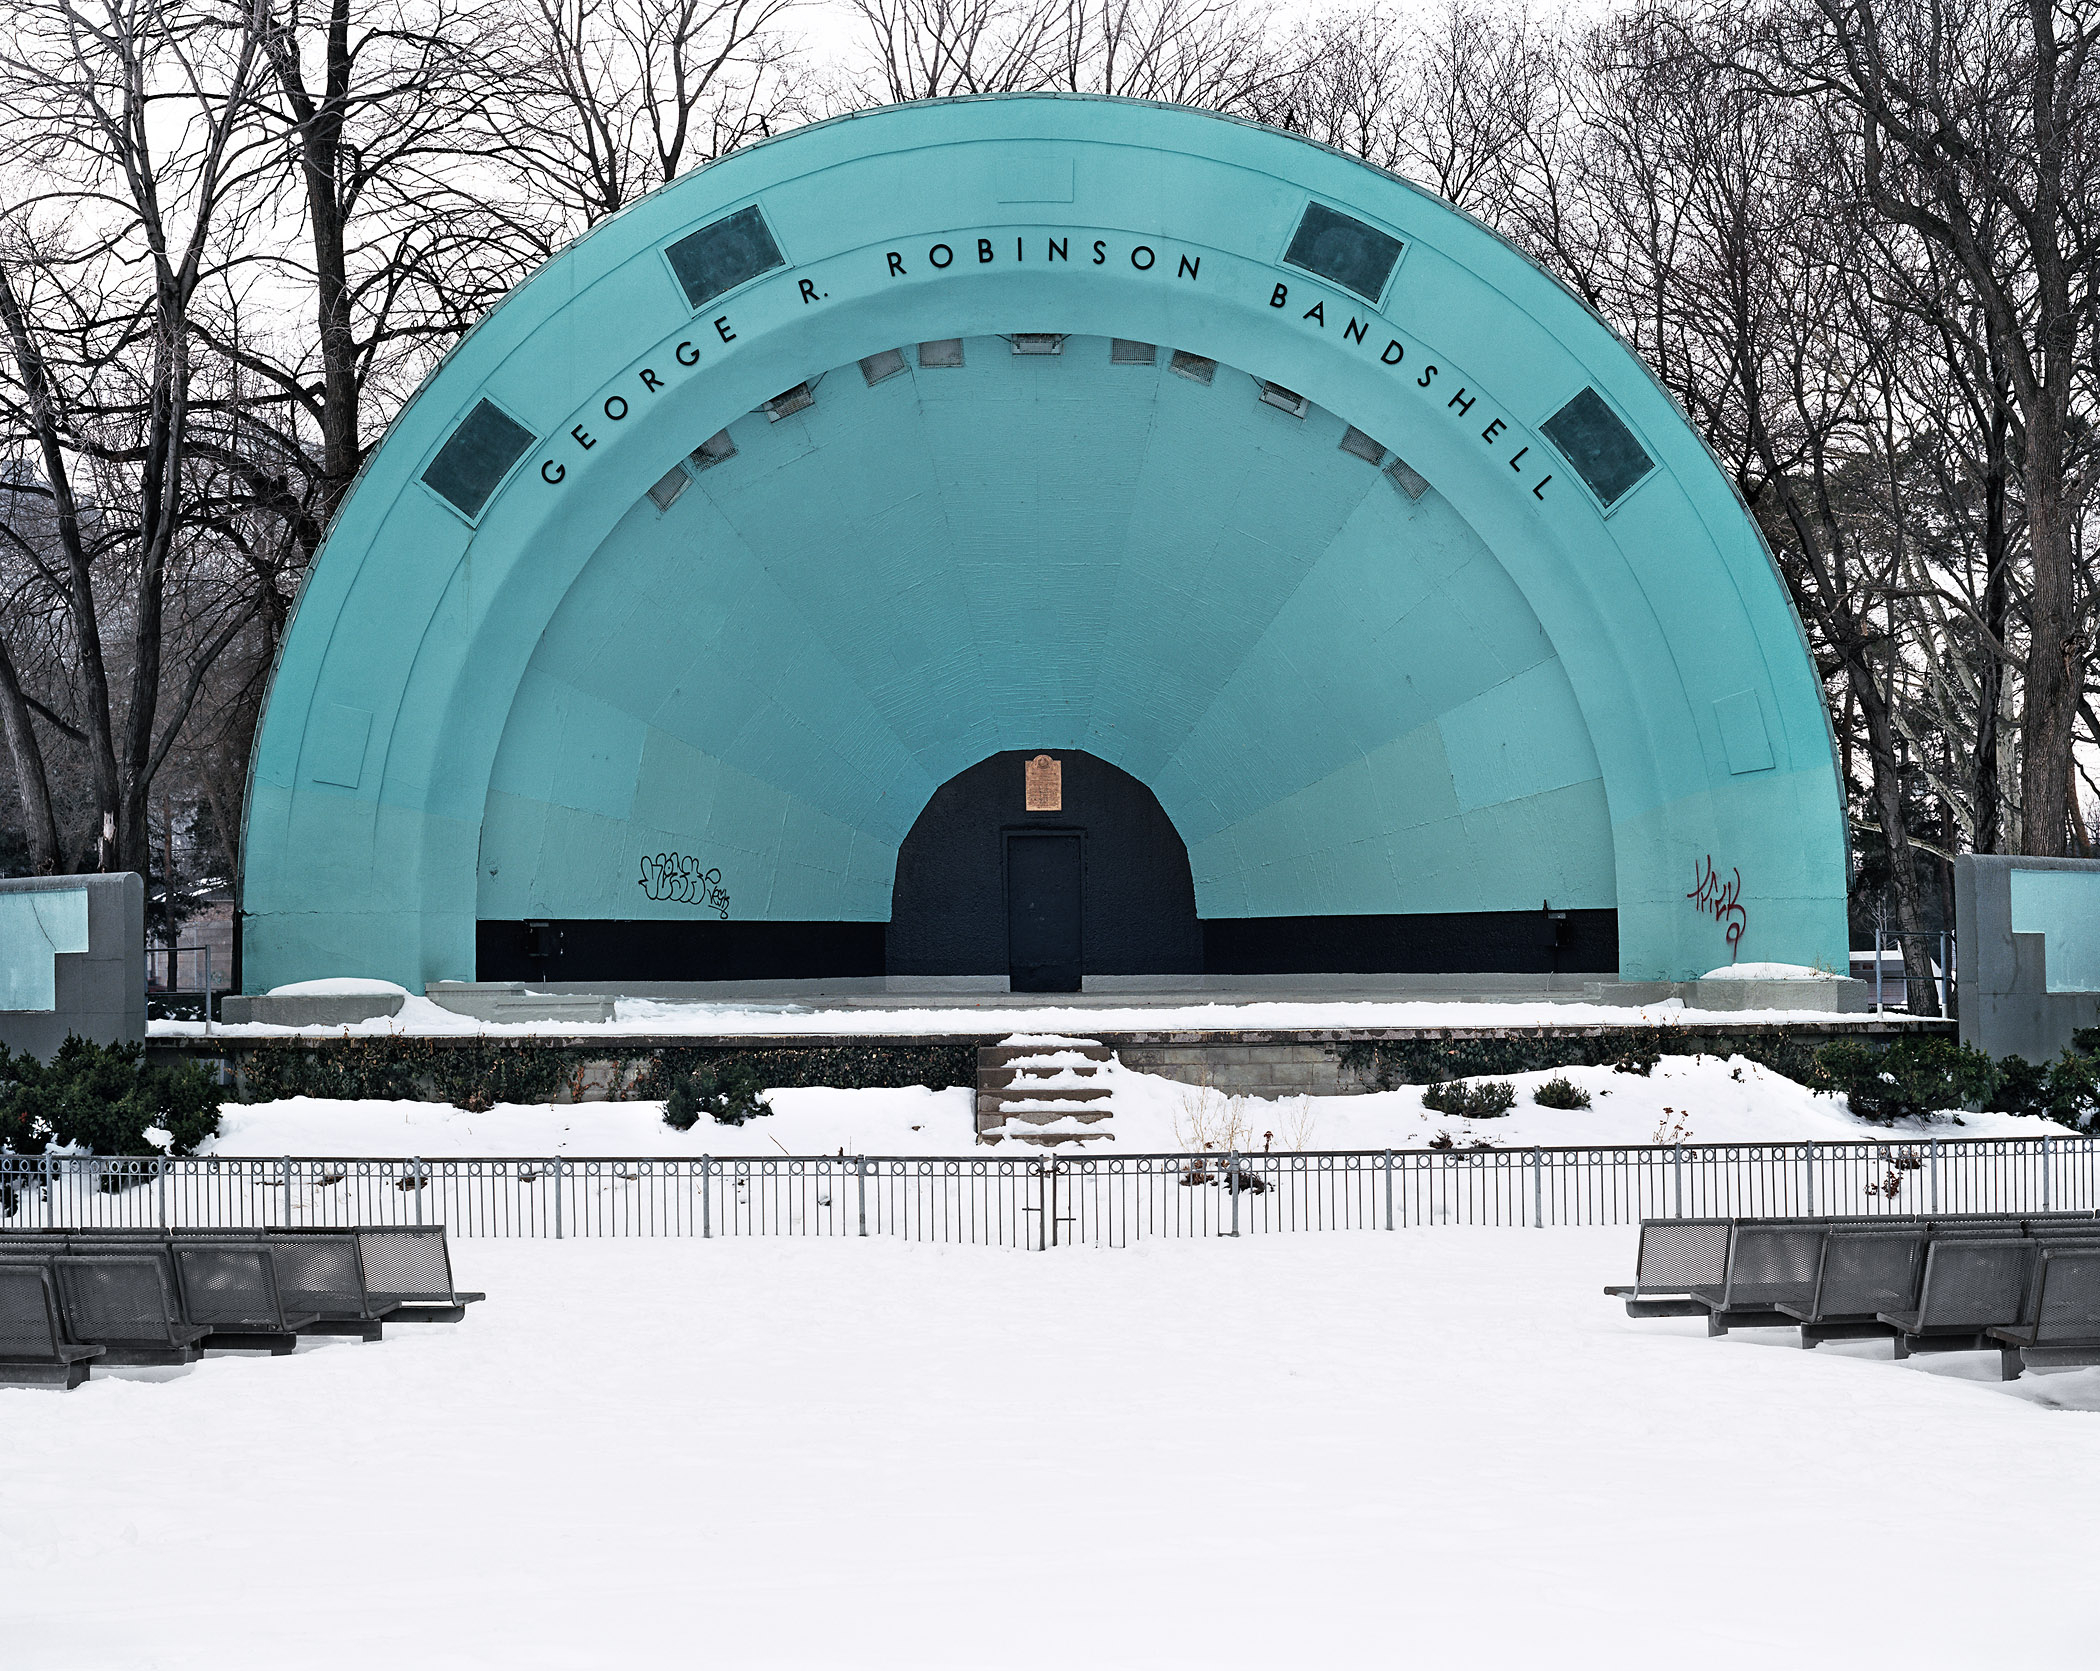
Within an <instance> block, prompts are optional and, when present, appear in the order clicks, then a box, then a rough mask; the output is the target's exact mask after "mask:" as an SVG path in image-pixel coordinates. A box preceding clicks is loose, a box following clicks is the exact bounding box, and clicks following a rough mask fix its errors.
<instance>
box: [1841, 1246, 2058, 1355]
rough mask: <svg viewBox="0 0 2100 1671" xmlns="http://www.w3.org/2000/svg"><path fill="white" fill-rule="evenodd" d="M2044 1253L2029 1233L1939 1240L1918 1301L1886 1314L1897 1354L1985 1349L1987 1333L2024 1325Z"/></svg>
mask: <svg viewBox="0 0 2100 1671" xmlns="http://www.w3.org/2000/svg"><path fill="white" fill-rule="evenodd" d="M2038 1251H2039V1250H2038V1246H2037V1244H2036V1243H2035V1242H2033V1241H2031V1240H2029V1239H2027V1238H2026V1237H2017V1238H2015V1237H1993V1238H1990V1239H1988V1240H1984V1239H1974V1238H1966V1237H1965V1238H1961V1239H1947V1240H1941V1239H1937V1238H1936V1239H1934V1241H1933V1242H1932V1244H1931V1245H1930V1246H1929V1247H1928V1248H1927V1249H1926V1250H1925V1272H1924V1276H1923V1278H1922V1280H1921V1281H1920V1282H1919V1285H1918V1301H1917V1305H1916V1306H1915V1307H1913V1308H1904V1309H1896V1310H1889V1311H1884V1312H1882V1313H1881V1314H1880V1321H1882V1322H1884V1323H1886V1324H1888V1325H1889V1327H1890V1328H1891V1329H1892V1330H1893V1331H1894V1333H1895V1342H1896V1356H1897V1357H1899V1358H1904V1357H1909V1356H1910V1355H1911V1354H1912V1353H1913V1352H1935V1351H1954V1352H1958V1351H1977V1350H1981V1349H1982V1348H1983V1347H1984V1346H1985V1345H1986V1344H1987V1341H1986V1331H1988V1330H1990V1329H1992V1328H1995V1327H1999V1326H2010V1325H2015V1324H2018V1323H2019V1322H2020V1321H2021V1320H2022V1318H2023V1316H2024V1314H2025V1308H2026V1304H2027V1294H2028V1286H2029V1283H2030V1282H2031V1280H2032V1277H2033V1273H2034V1267H2035V1260H2036V1256H2037V1253H2038Z"/></svg>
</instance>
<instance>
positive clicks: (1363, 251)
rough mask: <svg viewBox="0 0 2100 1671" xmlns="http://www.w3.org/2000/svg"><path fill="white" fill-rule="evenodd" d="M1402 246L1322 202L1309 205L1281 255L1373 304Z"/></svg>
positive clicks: (1380, 293) (1383, 292) (1381, 291)
mask: <svg viewBox="0 0 2100 1671" xmlns="http://www.w3.org/2000/svg"><path fill="white" fill-rule="evenodd" d="M1400 248H1401V245H1400V240H1399V239H1398V238H1394V237H1391V236H1389V235H1388V234H1386V233H1383V232H1381V231H1379V230H1378V228H1377V227H1375V226H1366V225H1364V223H1363V222H1362V221H1360V220H1358V219H1356V218H1355V216H1353V215H1345V214H1343V213H1341V212H1340V211H1339V210H1336V209H1330V208H1328V207H1327V205H1326V204H1324V203H1308V204H1307V205H1306V206H1305V215H1304V218H1303V219H1301V220H1300V221H1299V222H1298V230H1297V231H1296V232H1295V233H1293V234H1292V235H1291V247H1290V248H1289V249H1287V250H1285V251H1284V252H1283V258H1284V260H1286V261H1288V262H1289V263H1290V264H1291V265H1292V266H1293V267H1302V268H1304V269H1305V271H1307V272H1308V273H1316V274H1318V275H1319V276H1320V277H1321V278H1323V279H1327V280H1329V281H1330V282H1332V283H1334V284H1338V285H1340V286H1341V287H1342V288H1343V289H1344V290H1353V291H1355V292H1356V293H1357V295H1359V296H1361V297H1363V299H1364V300H1365V301H1367V302H1375V301H1377V300H1378V298H1379V297H1380V296H1382V295H1384V294H1385V281H1386V280H1387V279H1389V278H1391V277H1392V276H1393V265H1394V263H1395V262H1397V261H1398V260H1399V259H1400Z"/></svg>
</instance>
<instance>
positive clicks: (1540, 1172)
mask: <svg viewBox="0 0 2100 1671" xmlns="http://www.w3.org/2000/svg"><path fill="white" fill-rule="evenodd" d="M1545 1165H1546V1151H1545V1150H1543V1149H1541V1148H1540V1147H1539V1146H1538V1145H1537V1144H1536V1143H1534V1144H1533V1145H1532V1146H1531V1227H1532V1229H1534V1230H1543V1229H1545V1228H1546V1182H1545Z"/></svg>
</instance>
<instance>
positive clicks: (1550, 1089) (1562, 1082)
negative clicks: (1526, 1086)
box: [1531, 1073, 1590, 1108]
mask: <svg viewBox="0 0 2100 1671" xmlns="http://www.w3.org/2000/svg"><path fill="white" fill-rule="evenodd" d="M1531 1100H1532V1101H1533V1102H1535V1103H1537V1104H1538V1105H1539V1107H1541V1108H1587V1107H1589V1105H1590V1094H1589V1092H1587V1091H1585V1090H1584V1089H1583V1088H1582V1087H1581V1086H1580V1085H1578V1084H1576V1083H1575V1081H1574V1080H1572V1079H1570V1078H1569V1077H1568V1076H1567V1075H1566V1074H1564V1073H1558V1074H1555V1075H1554V1076H1553V1077H1552V1078H1551V1079H1549V1080H1547V1081H1546V1082H1545V1083H1544V1084H1543V1085H1541V1086H1539V1087H1538V1088H1537V1089H1536V1090H1534V1091H1533V1092H1532V1093H1531Z"/></svg>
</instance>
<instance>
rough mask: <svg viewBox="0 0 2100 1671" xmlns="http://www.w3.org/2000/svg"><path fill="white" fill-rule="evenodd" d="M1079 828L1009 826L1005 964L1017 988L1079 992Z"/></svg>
mask: <svg viewBox="0 0 2100 1671" xmlns="http://www.w3.org/2000/svg"><path fill="white" fill-rule="evenodd" d="M1079 842H1080V836H1079V832H1078V831H1077V830H1044V831H1041V832H1037V831H1033V830H1026V831H1024V830H1013V831H1009V832H1008V834H1007V837H1006V964H1007V974H1008V975H1009V976H1010V977H1011V979H1012V984H1013V989H1014V991H1016V992H1077V991H1078V990H1079V974H1080V968H1079V945H1080V922H1079V913H1080V857H1079Z"/></svg>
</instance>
